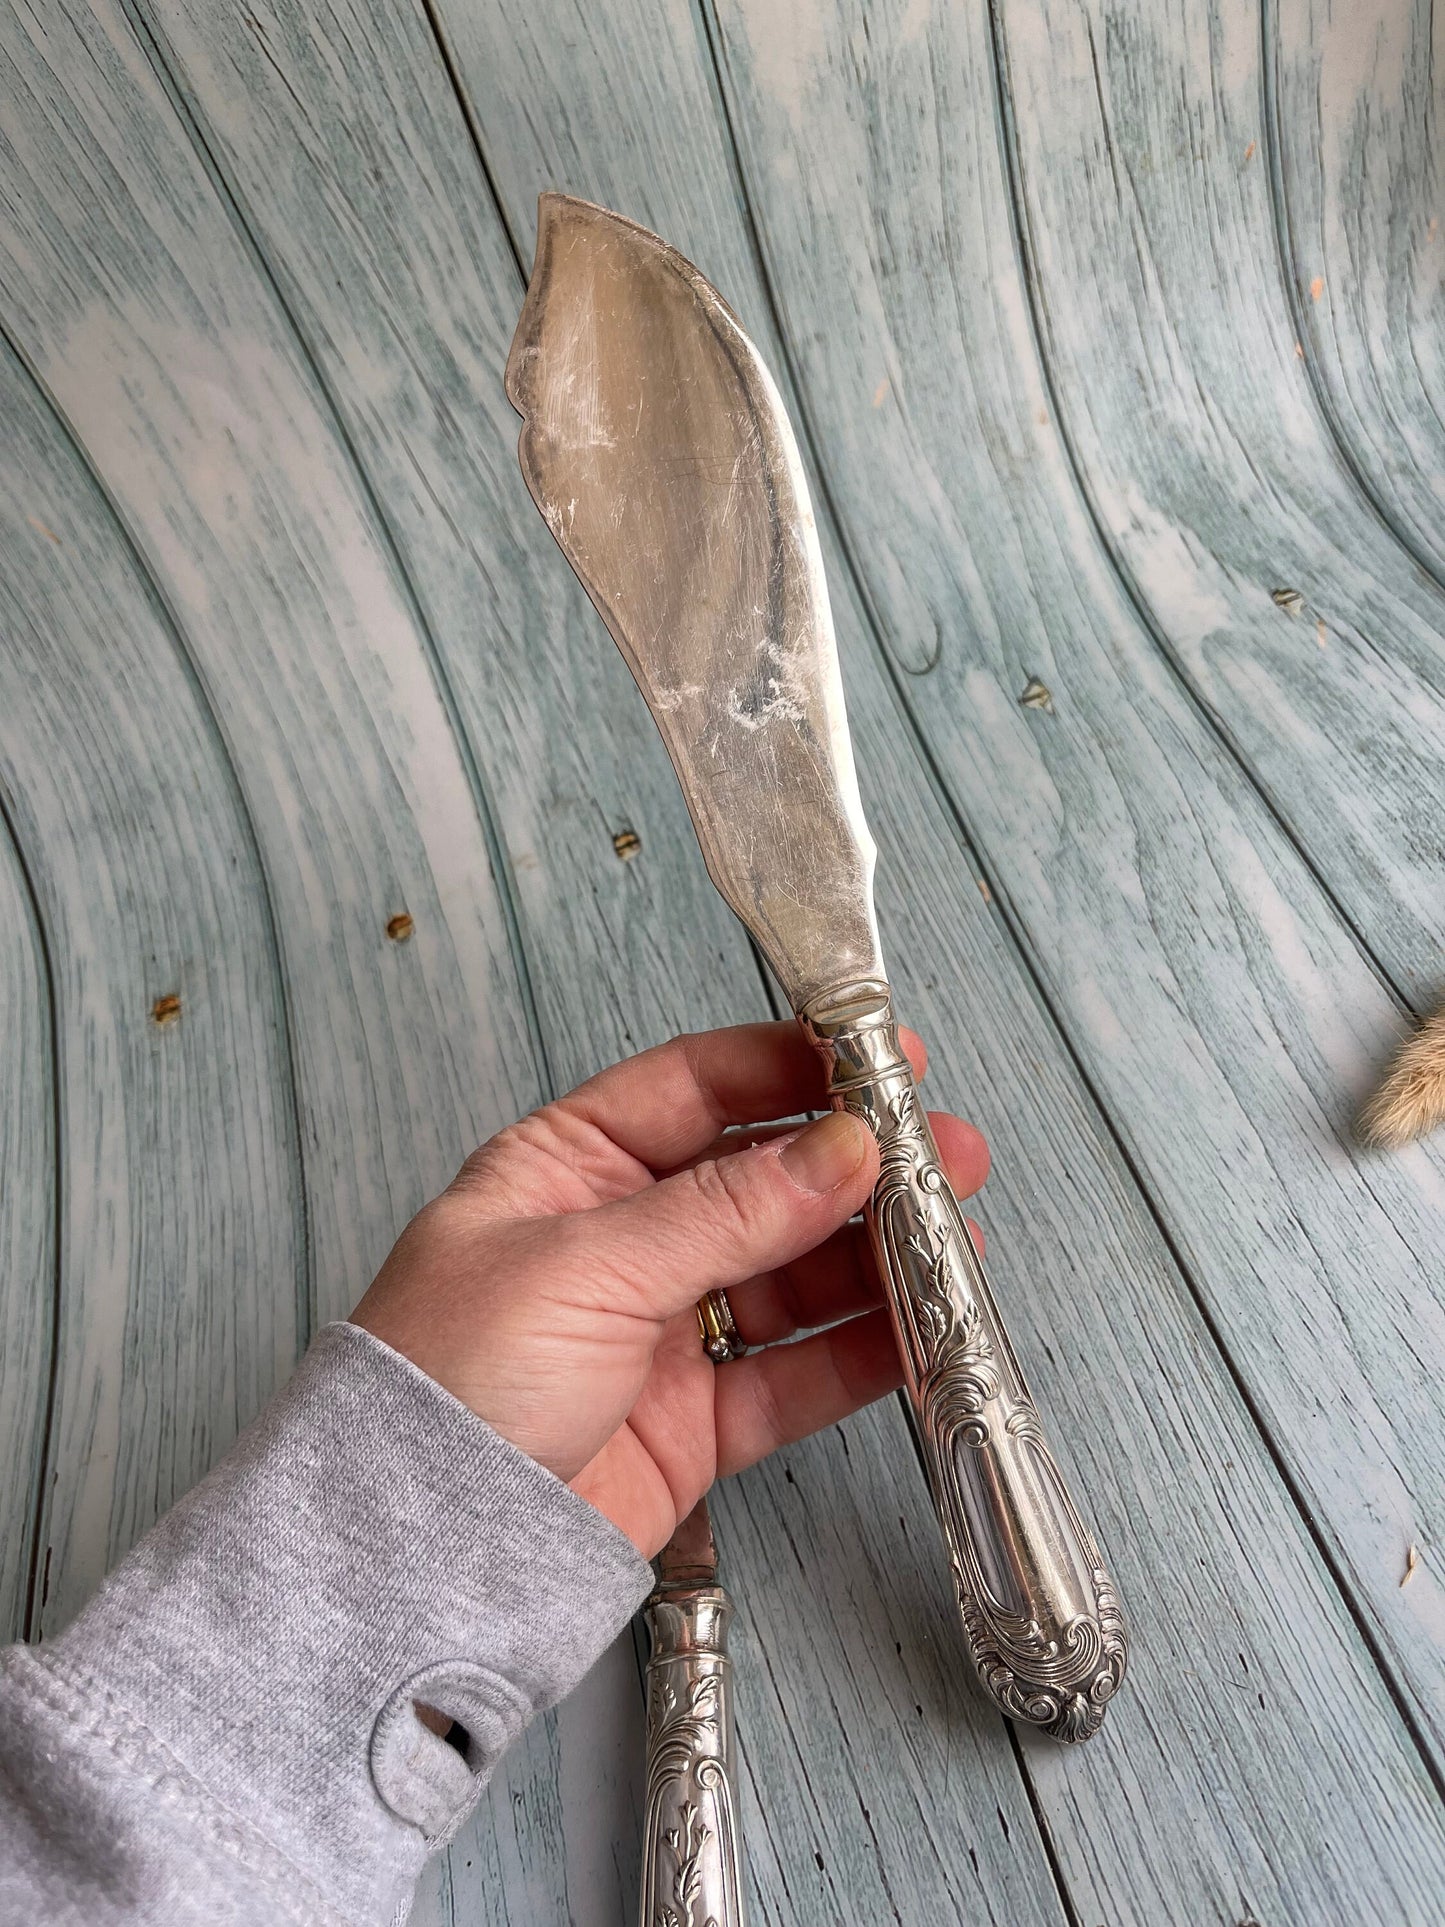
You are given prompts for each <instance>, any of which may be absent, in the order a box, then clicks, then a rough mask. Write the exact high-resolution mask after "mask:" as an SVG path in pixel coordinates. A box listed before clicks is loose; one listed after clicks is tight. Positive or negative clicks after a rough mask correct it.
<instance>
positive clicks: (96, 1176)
mask: <svg viewBox="0 0 1445 1927" xmlns="http://www.w3.org/2000/svg"><path fill="white" fill-rule="evenodd" d="M0 426H3V439H4V446H5V461H4V463H3V464H0V553H3V554H5V555H6V556H7V557H8V558H9V559H10V566H8V567H7V568H5V569H4V570H3V571H0V628H3V633H4V636H5V646H4V648H3V650H0V715H3V716H4V718H5V729H4V731H3V738H0V756H3V774H0V781H3V784H4V788H5V791H6V794H7V797H8V799H9V802H8V810H9V814H10V816H11V820H12V822H13V825H14V830H15V835H16V839H17V842H18V844H19V846H20V847H21V848H22V849H24V850H26V851H27V852H29V853H30V854H29V856H28V859H27V862H28V867H29V870H30V875H31V879H32V883H33V888H34V892H35V901H36V908H37V910H38V914H39V918H40V920H41V922H42V924H43V927H44V930H45V933H46V948H47V951H48V954H49V961H50V966H51V972H52V980H53V986H54V997H55V1030H56V1040H57V1045H58V1053H57V1062H56V1064H55V1065H54V1067H53V1075H54V1076H55V1078H56V1079H57V1080H58V1116H59V1119H60V1128H61V1135H60V1141H59V1143H58V1144H56V1143H54V1141H53V1134H52V1132H51V1130H50V1129H49V1128H48V1127H42V1128H41V1129H40V1131H39V1133H38V1145H37V1149H38V1150H39V1152H40V1154H41V1155H42V1156H45V1155H48V1156H49V1157H50V1158H51V1159H53V1160H54V1166H55V1168H54V1170H53V1172H52V1173H51V1174H50V1176H49V1179H48V1181H45V1180H43V1179H41V1178H40V1176H39V1173H38V1172H36V1171H35V1169H34V1168H33V1167H32V1168H31V1169H29V1170H27V1169H26V1166H27V1164H29V1163H30V1160H31V1158H33V1156H34V1155H35V1154H34V1152H31V1153H28V1154H27V1155H26V1156H25V1157H24V1158H22V1159H21V1160H19V1165H20V1168H19V1171H18V1172H17V1177H18V1179H19V1181H20V1182H22V1183H28V1184H30V1185H33V1194H32V1196H31V1197H30V1198H29V1199H28V1200H27V1206H28V1208H29V1209H30V1210H31V1211H33V1210H35V1209H36V1208H39V1209H44V1208H45V1206H46V1203H47V1201H48V1199H49V1198H50V1196H51V1195H52V1194H53V1187H56V1186H58V1188H59V1213H58V1235H59V1263H60V1271H59V1293H58V1311H57V1319H56V1344H57V1346H58V1352H59V1357H58V1371H57V1375H56V1387H55V1397H54V1410H53V1413H52V1414H51V1415H50V1426H49V1437H48V1439H47V1440H45V1441H44V1444H43V1446H42V1447H41V1448H40V1449H41V1451H42V1452H43V1459H42V1463H43V1465H44V1471H45V1484H44V1491H43V1494H41V1495H40V1496H41V1501H42V1503H41V1507H40V1512H39V1527H38V1530H39V1534H40V1544H39V1550H38V1552H37V1555H36V1566H37V1579H36V1592H35V1596H34V1597H33V1599H32V1601H31V1603H30V1618H31V1625H32V1629H34V1630H40V1631H43V1630H44V1629H45V1628H46V1627H48V1626H55V1625H60V1624H63V1623H64V1622H65V1620H66V1619H68V1618H69V1617H71V1616H72V1614H73V1613H74V1611H75V1610H76V1608H77V1607H78V1606H79V1605H80V1604H81V1602H82V1601H83V1600H84V1599H85V1597H86V1596H87V1595H88V1594H89V1592H90V1591H91V1590H92V1589H93V1588H94V1587H95V1585H96V1584H97V1583H98V1582H99V1580H100V1578H101V1577H102V1575H103V1574H104V1572H105V1571H106V1570H107V1568H108V1567H109V1566H110V1565H111V1564H113V1563H114V1561H115V1560H116V1559H117V1558H118V1557H119V1556H120V1554H121V1553H122V1552H123V1551H124V1550H125V1549H126V1547H127V1546H128V1545H129V1544H130V1543H131V1541H132V1539H134V1538H135V1537H136V1535H137V1534H138V1533H140V1532H142V1531H144V1529H145V1528H146V1527H147V1526H148V1525H149V1524H151V1522H152V1521H153V1520H154V1518H155V1517H156V1516H157V1514H158V1513H160V1512H161V1511H163V1510H164V1509H165V1508H166V1506H168V1505H169V1504H170V1503H171V1502H172V1500H173V1499H175V1498H177V1497H178V1496H179V1495H180V1494H181V1493H182V1492H184V1491H186V1490H188V1489H189V1487H190V1486H192V1485H193V1484H194V1483H195V1482H196V1480H197V1479H198V1478H199V1477H200V1476H201V1475H202V1474H203V1473H204V1472H205V1471H206V1470H207V1469H208V1467H209V1466H210V1464H211V1461H212V1460H213V1458H215V1456H216V1455H217V1454H218V1453H219V1452H220V1451H222V1450H224V1448H225V1447H226V1445H227V1444H229V1442H230V1440H231V1438H232V1437H233V1435H234V1434H235V1432H236V1431H237V1429H238V1428H239V1427H240V1426H241V1425H243V1424H244V1423H245V1422H246V1421H247V1420H248V1419H249V1418H251V1417H252V1416H253V1414H254V1413H255V1412H256V1411H257V1410H259V1408H260V1406H261V1405H262V1404H263V1403H264V1401H265V1400H266V1398H267V1397H268V1396H269V1395H270V1393H271V1391H272V1389H273V1388H274V1386H275V1385H276V1384H277V1383H278V1382H279V1381H280V1380H281V1379H282V1378H284V1376H285V1375H286V1372H287V1371H288V1369H289V1367H290V1364H291V1361H292V1360H293V1358H294V1357H295V1354H296V1349H297V1343H298V1335H299V1333H300V1332H301V1331H302V1330H303V1329H304V1322H305V1318H306V1251H305V1226H304V1221H303V1218H302V1214H301V1210H300V1199H299V1196H298V1192H297V1187H296V1177H297V1172H296V1168H295V1135H296V1126H295V1114H294V1108H293V1106H294V1094H293V1091H292V1087H291V1077H290V1067H289V1063H288V1055H287V1046H286V1037H285V1028H284V1021H283V1014H282V1010H281V1004H280V999H279V996H278V985H277V981H276V960H275V949H274V944H273V940H272V934H271V931H270V928H269V926H268V922H267V919H266V916H265V893H264V889H263V887H262V884H261V879H260V875H259V870H258V867H257V862H256V853H255V848H254V845H253V843H252V841H251V838H250V834H249V826H248V824H247V823H246V821H245V817H244V814H243V812H242V810H241V808H240V806H239V802H238V799H237V796H236V792H235V785H234V781H233V780H232V777H231V773H230V770H229V768H228V767H227V764H226V760H225V756H224V753H223V752H222V751H221V749H220V746H219V745H218V743H217V741H216V737H215V730H214V725H213V722H212V720H211V718H210V716H209V715H208V713H207V712H206V709H205V706H204V704H203V703H202V702H201V701H200V699H199V698H198V696H197V693H196V691H195V689H194V688H193V686H192V685H191V684H190V681H189V679H188V676H187V671H186V665H185V663H184V661H183V660H182V659H181V658H180V657H179V656H178V653H177V649H176V646H175V638H174V636H173V634H172V632H171V630H170V628H169V625H168V624H167V622H166V620H165V617H164V614H163V612H162V611H161V610H160V609H159V608H158V607H157V605H156V602H155V599H154V597H153V595H152V594H151V593H150V589H149V585H148V584H147V583H146V581H145V580H144V578H143V576H142V575H141V573H140V572H139V571H138V569H137V567H136V564H135V558H134V556H133V554H132V552H131V551H130V549H129V547H128V545H127V544H126V542H125V540H124V538H123V536H122V535H121V532H120V530H119V529H118V528H117V527H116V525H115V522H114V519H113V517H112V516H111V515H110V513H109V510H108V508H107V506H106V504H105V502H104V500H103V498H102V497H101V495H100V492H99V490H98V489H97V488H96V486H95V484H94V482H93V480H92V478H91V477H90V475H89V474H88V472H87V471H86V469H85V467H84V465H83V463H82V462H81V461H80V460H79V458H78V456H77V454H76V451H75V449H74V447H73V445H72V444H71V442H70V440H69V437H68V436H67V434H66V432H65V429H64V427H63V425H62V424H61V423H60V421H59V420H58V419H57V418H56V416H55V415H54V413H53V412H52V411H51V409H50V408H49V407H48V406H47V404H46V402H45V401H44V399H43V398H42V396H41V395H40V393H39V392H38V391H37V389H36V387H35V385H34V383H33V382H32V381H31V379H30V377H29V376H28V375H27V374H26V372H25V371H24V369H23V368H22V367H21V366H20V365H19V363H18V362H17V361H16V360H15V358H14V356H13V355H11V354H10V353H9V352H8V351H7V350H5V349H3V348H0ZM164 997H174V998H176V999H178V1000H179V1001H178V1008H177V1014H176V1015H175V1016H174V1017H173V1018H171V1019H169V1020H168V1021H166V1022H164V1023H158V1022H157V1021H156V1020H155V1017H154V1015H153V1011H154V1009H155V1008H156V1006H157V1002H158V1000H159V999H161V998H164ZM24 1054H25V1053H23V1052H22V1064H23V1056H24ZM46 1056H48V1050H47V1052H46ZM35 1068H36V1066H35V1065H33V1064H32V1066H31V1070H32V1074H33V1072H34V1070H35ZM40 1068H41V1070H42V1073H43V1074H42V1077H41V1081H40V1087H39V1089H38V1091H35V1092H33V1093H32V1096H33V1097H34V1098H38V1099H39V1101H40V1103H41V1104H42V1105H43V1106H44V1107H46V1109H49V1108H50V1106H51V1095H50V1089H49V1078H50V1075H51V1074H52V1073H51V1067H50V1066H49V1065H48V1064H45V1063H44V1060H43V1059H42V1060H41V1065H40ZM8 1169H9V1167H8V1166H7V1171H8ZM178 1198H180V1199H183V1200H184V1201H185V1208H184V1209H182V1210H177V1209H176V1200H177V1199H178ZM52 1263H53V1260H52ZM241 1281H243V1284H241V1288H238V1284H239V1283H241ZM22 1282H23V1283H24V1284H25V1286H26V1287H27V1289H28V1290H29V1292H30V1293H32V1294H35V1293H36V1291H37V1286H38V1285H39V1284H40V1283H41V1282H42V1281H41V1280H37V1279H36V1277H35V1275H34V1273H33V1271H29V1270H22V1272H21V1273H20V1274H19V1277H18V1278H17V1284H20V1283H22ZM43 1282H44V1289H45V1296H46V1297H47V1298H48V1296H49V1293H50V1287H49V1283H48V1281H43ZM49 1324H50V1306H49V1304H48V1303H45V1302H44V1301H43V1300H40V1301H39V1302H33V1303H32V1305H31V1307H30V1323H29V1325H28V1326H27V1323H26V1322H24V1321H22V1322H20V1324H19V1326H18V1331H17V1336H18V1338H19V1341H20V1342H19V1347H18V1358H17V1364H18V1362H19V1360H20V1359H23V1358H24V1357H25V1356H26V1355H27V1354H29V1355H30V1356H31V1358H32V1361H33V1362H34V1364H35V1365H36V1366H37V1367H39V1365H40V1362H41V1359H42V1357H43V1354H41V1353H40V1352H39V1350H38V1345H37V1335H38V1336H40V1337H43V1336H46V1335H48V1327H49ZM6 1329H7V1344H6V1350H7V1353H8V1351H9V1332H10V1329H11V1328H10V1327H9V1326H8V1325H7V1328H6ZM37 1378H38V1381H39V1387H40V1398H39V1401H38V1403H39V1409H40V1410H41V1411H42V1412H43V1410H44V1404H45V1399H44V1372H43V1370H37ZM22 1409H23V1405H22ZM17 1462H18V1463H24V1459H23V1458H21V1459H19V1460H18V1461H17Z"/></svg>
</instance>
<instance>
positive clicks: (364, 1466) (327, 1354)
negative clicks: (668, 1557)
mask: <svg viewBox="0 0 1445 1927" xmlns="http://www.w3.org/2000/svg"><path fill="white" fill-rule="evenodd" d="M649 1582H650V1572H649V1569H648V1567H647V1565H646V1563H645V1562H644V1561H643V1560H642V1559H641V1558H639V1556H638V1554H637V1553H636V1552H635V1551H634V1549H633V1547H632V1546H631V1544H630V1543H629V1542H628V1540H627V1539H626V1538H625V1537H624V1536H623V1535H622V1534H621V1533H620V1532H618V1531H617V1530H616V1528H615V1527H614V1526H612V1525H611V1524H609V1523H608V1521H607V1520H605V1519H604V1518H603V1517H602V1516H601V1514H600V1513H598V1512H595V1511H594V1510H593V1509H592V1507H591V1506H589V1505H587V1504H586V1502H585V1501H583V1500H582V1499H579V1498H578V1497H577V1496H576V1495H575V1494H574V1493H572V1492H570V1491H569V1490H568V1489H567V1488H566V1487H565V1486H564V1485H562V1484H560V1483H559V1482H558V1481H557V1480H556V1479H554V1478H553V1477H552V1475H551V1474H550V1473H549V1472H545V1471H543V1470H542V1468H541V1467H540V1466H539V1465H537V1464H535V1463H534V1462H533V1461H532V1460H531V1459H529V1458H527V1457H525V1455H524V1454H522V1453H521V1452H519V1451H517V1450H516V1448H515V1447H513V1446H511V1445H509V1444H507V1443H506V1442H505V1441H504V1440H502V1439H501V1438H499V1437H498V1436H497V1434H496V1433H495V1432H493V1431H492V1430H491V1429H490V1428H489V1427H488V1426H486V1425H484V1424H483V1423H482V1421H481V1420H480V1419H478V1418H475V1417H474V1416H473V1415H472V1413H470V1412H469V1411H468V1410H467V1409H466V1408H465V1407H464V1406H462V1405H460V1404H459V1403H458V1402H457V1401H456V1400H455V1399H454V1398H452V1397H451V1395H450V1394H449V1393H447V1392H445V1391H443V1390H442V1389H441V1387H440V1386H438V1385H436V1384H434V1383H433V1381H432V1380H431V1379H429V1378H427V1377H425V1376H424V1375H423V1374H422V1373H421V1372H419V1371H418V1370H417V1369H416V1368H415V1367H414V1366H413V1365H411V1364H410V1363H408V1361H407V1360H406V1359H404V1358H402V1357H400V1356H399V1355H398V1354H397V1353H396V1352H394V1351H392V1350H391V1349H390V1348H389V1347H388V1346H386V1345H384V1344H382V1343H381V1341H380V1340H379V1339H376V1338H373V1337H372V1336H371V1335H370V1334H369V1333H367V1332H364V1331H361V1330H359V1329H358V1328H357V1327H356V1326H354V1325H330V1326H327V1327H326V1329H325V1330H324V1331H323V1332H322V1333H321V1334H320V1335H319V1337H318V1338H317V1339H316V1342H315V1343H314V1344H313V1345H312V1347H311V1350H310V1351H309V1352H308V1353H307V1355H306V1357H305V1359H304V1360H303V1361H302V1363H301V1366H300V1368H299V1370H298V1371H297V1373H296V1375H295V1377H294V1378H293V1379H292V1380H291V1382H290V1384H289V1385H287V1386H286V1388H285V1389H284V1390H283V1391H282V1392H281V1393H280V1394H279V1396H278V1397H277V1398H276V1399H275V1400H274V1401H273V1403H272V1404H271V1405H270V1406H268V1407H267V1409H266V1411H265V1412H263V1413H262V1415H261V1417H260V1418H259V1419H258V1420H257V1421H256V1423H255V1424H254V1425H253V1426H252V1427H251V1428H250V1430H249V1431H247V1432H246V1433H245V1434H244V1435H243V1436H242V1437H241V1439H240V1440H239V1441H238V1442H237V1444H236V1445H235V1447H234V1448H233V1449H232V1450H231V1452H230V1453H229V1454H228V1455H227V1456H226V1457H225V1458H224V1459H223V1460H222V1461H221V1463H220V1464H219V1465H218V1466H217V1467H216V1468H215V1470H214V1471H213V1472H212V1473H211V1474H210V1476H209V1477H208V1478H207V1479H206V1480H205V1481H204V1482H203V1483H202V1484H201V1485H199V1486H198V1487H197V1488H196V1490H195V1491H194V1492H192V1493H190V1494H189V1495H188V1496H187V1497H186V1498H185V1499H183V1500H182V1501H181V1503H180V1504H179V1505H177V1506H176V1507H175V1509H174V1510H173V1511H172V1512H170V1513H168V1514H167V1515H166V1517H165V1518H164V1519H162V1520H161V1522H160V1524H159V1525H158V1526H157V1527H156V1528H155V1530H154V1531H153V1532H151V1533H150V1534H149V1535H148V1537H147V1538H145V1539H143V1540H142V1541H141V1543H140V1544H139V1545H138V1546H137V1547H136V1548H135V1550H134V1551H133V1552H132V1553H131V1554H130V1555H129V1557H128V1558H126V1559H125V1560H124V1561H123V1562H122V1564H121V1565H120V1566H119V1567H118V1568H117V1569H116V1571H115V1572H114V1573H113V1574H112V1575H111V1577H110V1578H109V1579H108V1580H107V1581H106V1583H105V1585H104V1586H103V1587H102V1588H101V1590H100V1592H99V1593H98V1594H97V1596H96V1597H95V1599H94V1600H93V1601H92V1602H91V1604H90V1605H89V1606H88V1607H87V1608H86V1609H85V1611H84V1612H83V1613H82V1614H81V1615H80V1617H79V1618H78V1619H77V1620H76V1621H75V1623H74V1624H73V1625H72V1626H70V1627H69V1628H68V1629H67V1630H66V1631H65V1632H64V1633H63V1634H61V1636H60V1637H59V1638H58V1639H56V1640H55V1641H53V1642H51V1643H48V1644H46V1645H44V1646H41V1647H38V1648H28V1647H20V1646H14V1647H10V1648H8V1649H6V1650H5V1651H4V1652H3V1653H0V1920H3V1921H6V1922H9V1921H12V1920H13V1921H21V1920H24V1921H41V1920H43V1921H46V1922H55V1923H61V1922H65V1923H70V1922H82V1921H83V1922H85V1923H86V1927H109V1924H110V1923H116V1927H119V1924H120V1923H125V1924H126V1927H139V1924H140V1923H146V1924H147V1927H152V1924H155V1927H158V1924H159V1923H162V1922H164V1923H166V1927H183V1924H189V1923H193V1922H195V1923H199V1922H202V1921H204V1922H206V1923H207V1927H212V1924H213V1923H218V1922H229V1923H235V1924H236V1927H242V1924H244V1927H277V1924H278V1923H285V1922H305V1923H312V1922H325V1923H330V1922H347V1923H359V1922H387V1921H390V1920H393V1919H395V1918H397V1917H399V1916H404V1915H405V1912H406V1909H407V1907H408V1906H409V1903H410V1898H411V1893H412V1889H413V1887H414V1885H415V1882H416V1878H417V1875H418V1874H419V1872H420V1870H421V1867H422V1863H423V1861H424V1859H425V1858H426V1855H427V1853H428V1852H429V1851H430V1849H431V1848H432V1847H434V1846H436V1845H438V1844H440V1843H441V1842H443V1841H445V1840H446V1839H447V1838H448V1837H449V1836H450V1835H451V1834H452V1832H454V1831H455V1829H456V1828H457V1827H458V1826H459V1825H460V1823H461V1821H462V1820H463V1819H464V1817H465V1816H466V1814H467V1812H468V1811H469V1809H470V1808H471V1806H472V1805H473V1803H474V1802H475V1800H476V1798H477V1795H478V1793H479V1792H480V1790H481V1788H482V1786H483V1785H484V1784H485V1782H486V1779H487V1776H488V1775H489V1773H490V1772H491V1771H492V1768H493V1767H494V1766H495V1765H496V1762H497V1760H498V1758H499V1757H500V1755H501V1753H502V1752H503V1750H504V1749H505V1748H506V1747H507V1746H508V1745H509V1744H510V1743H511V1741H512V1740H514V1739H515V1738H516V1736H517V1735H518V1733H520V1732H521V1730H522V1728H523V1727H524V1726H525V1725H526V1723H527V1722H528V1720H530V1719H531V1718H532V1717H533V1715H534V1714H536V1713H538V1712H540V1711H542V1710H543V1709H544V1708H546V1707H548V1706H551V1705H552V1704H553V1703H554V1702H555V1701H556V1700H558V1699H559V1698H561V1696H562V1695H563V1694H564V1693H566V1692H567V1691H568V1690H569V1689H570V1688H571V1687H572V1686H573V1685H574V1684H575V1683H576V1681H577V1680H579V1679H580V1678H581V1677H582V1675H583V1674H584V1673H585V1672H586V1671H587V1669H588V1668H589V1667H590V1666H591V1665H592V1664H593V1662H594V1661H595V1660H596V1659H597V1657H598V1656H599V1654H600V1653H601V1652H602V1650H603V1649H604V1647H605V1646H607V1644H608V1643H609V1642H610V1641H611V1640H612V1639H613V1638H614V1637H615V1636H616V1634H617V1633H618V1632H619V1631H620V1630H621V1628H622V1627H623V1626H624V1625H625V1624H626V1622H627V1620H628V1618H629V1617H630V1615H631V1614H632V1613H633V1612H634V1611H635V1610H636V1609H637V1607H638V1605H639V1604H640V1602H641V1600H642V1598H643V1596H644V1594H645V1593H646V1591H647V1588H648V1584H649ZM418 1700H420V1701H422V1702H424V1703H427V1704H430V1705H432V1706H435V1707H437V1708H438V1709H439V1710H440V1711H442V1712H443V1713H446V1714H449V1715H450V1716H451V1717H452V1718H453V1719H454V1720H456V1721H457V1722H458V1724H459V1725H460V1726H461V1727H462V1728H464V1729H465V1732H466V1736H467V1746H466V1752H465V1755H463V1754H462V1753H460V1752H458V1751H457V1749H456V1747H455V1746H454V1745H452V1744H451V1743H449V1742H448V1741H445V1740H442V1739H440V1738H438V1737H437V1735H436V1734H434V1733H432V1732H431V1731H429V1730H428V1728H427V1727H425V1726H424V1725H423V1724H422V1723H421V1721H420V1720H419V1719H418V1718H417V1716H416V1713H415V1711H414V1706H415V1703H416V1702H417V1701H418Z"/></svg>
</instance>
